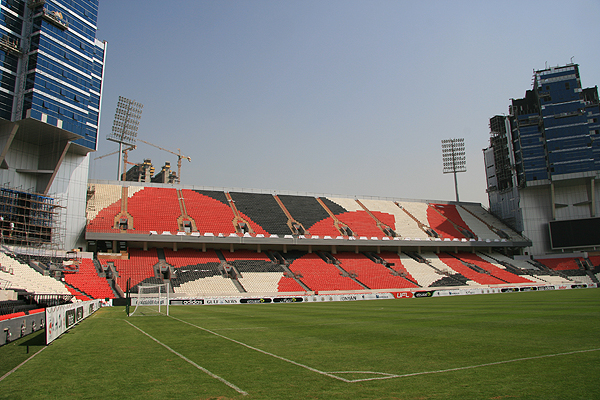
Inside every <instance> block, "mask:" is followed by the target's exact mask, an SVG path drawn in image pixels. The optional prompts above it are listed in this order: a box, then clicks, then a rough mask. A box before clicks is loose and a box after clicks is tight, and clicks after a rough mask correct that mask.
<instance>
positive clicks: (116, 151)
mask: <svg viewBox="0 0 600 400" xmlns="http://www.w3.org/2000/svg"><path fill="white" fill-rule="evenodd" d="M136 148H137V146H136V145H131V146H129V147H127V148H126V149H123V164H124V168H123V169H126V168H127V164H134V163H132V162H129V161H128V160H127V154H128V153H129V151H131V150H135V149H136ZM118 153H119V150H115V151H113V152H112V153H108V154H104V155H103V156H100V157H96V158H94V160H100V159H101V158H104V157H108V156H112V155H113V154H118ZM121 180H125V174H123V176H122V177H121Z"/></svg>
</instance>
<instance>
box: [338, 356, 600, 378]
mask: <svg viewBox="0 0 600 400" xmlns="http://www.w3.org/2000/svg"><path fill="white" fill-rule="evenodd" d="M593 351H600V348H598V349H588V350H574V351H568V352H566V353H556V354H545V355H542V356H532V357H523V358H515V359H513V360H504V361H495V362H491V363H485V364H478V365H467V366H465V367H456V368H448V369H440V370H437V371H423V372H413V373H410V374H401V375H392V374H385V375H386V376H378V377H376V378H365V379H352V380H348V382H352V383H354V382H365V381H376V380H383V379H394V378H408V377H410V376H419V375H428V374H442V373H444V372H453V371H462V370H466V369H474V368H482V367H491V366H494V365H502V364H508V363H513V362H518V361H529V360H539V359H541V358H550V357H560V356H569V355H573V354H580V353H591V352H593ZM331 373H332V374H351V373H363V374H364V373H374V374H382V375H383V373H379V372H352V371H347V372H346V371H345V372H342V371H337V372H331Z"/></svg>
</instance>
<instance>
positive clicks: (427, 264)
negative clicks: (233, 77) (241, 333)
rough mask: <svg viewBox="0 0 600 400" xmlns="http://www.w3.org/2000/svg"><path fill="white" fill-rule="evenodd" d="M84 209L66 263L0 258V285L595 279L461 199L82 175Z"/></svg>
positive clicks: (460, 284)
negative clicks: (528, 251)
mask: <svg viewBox="0 0 600 400" xmlns="http://www.w3.org/2000/svg"><path fill="white" fill-rule="evenodd" d="M86 214H87V224H86V231H85V239H86V242H87V248H85V249H82V250H83V251H81V252H80V253H79V255H80V257H79V259H78V261H77V262H76V263H75V264H76V266H75V267H69V268H56V266H55V267H53V266H52V263H50V264H44V263H41V262H38V263H35V260H33V262H31V261H32V260H31V258H30V259H29V261H26V262H25V263H19V262H18V261H16V260H15V259H14V258H11V257H9V256H7V255H6V254H3V255H2V259H0V263H1V265H2V271H0V282H2V285H3V287H4V288H8V289H17V290H22V291H25V292H28V293H32V294H47V295H50V294H53V295H69V296H71V297H72V298H75V299H80V300H85V299H98V298H103V299H105V298H108V299H118V298H123V297H125V296H126V292H127V290H128V289H131V290H132V291H134V292H135V291H136V290H137V286H138V285H140V284H146V283H162V282H169V283H170V284H171V285H170V286H171V288H172V291H173V294H174V297H181V298H203V297H207V296H208V297H240V296H242V297H243V296H283V295H288V296H289V295H309V294H310V295H314V294H322V293H383V292H390V291H395V292H399V291H413V292H414V291H422V290H430V289H431V288H436V289H443V288H454V289H456V288H503V287H507V286H532V285H533V286H535V285H546V284H581V283H585V284H594V283H597V282H598V268H597V265H598V264H600V257H597V256H594V255H591V256H590V257H588V256H587V254H583V253H582V255H581V256H580V257H568V258H560V259H550V258H547V259H540V260H537V261H536V260H533V259H531V258H530V257H526V256H522V255H521V254H520V253H521V251H520V249H522V248H524V247H526V246H529V245H530V241H529V240H528V239H527V238H525V237H522V236H520V235H519V234H518V233H517V232H514V231H512V230H511V229H510V228H508V227H507V226H506V225H504V224H503V223H502V222H501V221H499V220H498V219H496V218H495V217H494V216H492V215H491V214H489V213H488V212H487V211H486V210H485V209H484V208H482V207H481V206H480V205H478V204H472V203H443V202H439V201H437V202H428V201H408V200H394V199H389V200H387V199H369V198H365V199H355V198H342V197H333V196H331V197H330V196H308V195H303V196H301V195H292V194H272V193H253V192H244V191H227V190H216V189H206V188H200V189H198V188H187V187H185V188H183V187H182V188H179V187H174V186H173V185H161V184H146V185H141V184H138V183H131V182H124V183H122V184H118V183H113V184H110V183H100V182H99V183H95V182H90V185H89V188H88V203H87V209H86ZM5 250H6V251H5V252H6V253H11V252H14V253H18V249H16V248H15V247H14V246H13V248H11V247H6V248H5Z"/></svg>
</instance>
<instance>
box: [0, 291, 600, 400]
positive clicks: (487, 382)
mask: <svg viewBox="0 0 600 400" xmlns="http://www.w3.org/2000/svg"><path fill="white" fill-rule="evenodd" d="M170 312H171V316H169V317H167V316H152V317H150V316H149V317H130V318H127V317H126V316H125V311H124V308H121V307H114V308H104V309H101V310H100V311H98V312H96V313H95V314H94V315H92V316H91V317H89V318H88V319H87V320H85V321H83V322H82V323H80V324H79V325H78V326H75V327H74V328H72V329H71V330H70V331H69V332H68V333H66V334H64V335H63V336H62V337H61V338H59V339H58V340H56V341H55V342H54V343H53V344H51V345H50V346H48V347H46V348H44V346H43V337H42V335H31V336H30V337H26V338H23V339H21V340H19V341H17V342H13V343H10V344H8V345H6V346H3V347H1V348H0V360H1V361H0V376H3V375H5V374H6V373H7V372H8V371H10V370H12V369H13V368H14V367H15V366H17V365H18V364H19V363H21V362H22V361H24V360H25V359H27V358H28V357H30V356H31V355H33V354H35V353H36V352H37V351H38V350H40V349H42V348H43V350H42V351H41V352H40V353H38V354H37V355H36V356H35V357H33V358H31V359H30V360H29V361H28V362H27V363H26V364H24V365H23V366H22V367H20V368H19V369H17V370H16V371H15V372H13V373H12V374H10V375H9V376H8V377H6V378H5V379H4V380H2V381H0V399H12V400H18V399H146V400H147V399H223V400H224V399H597V398H600V383H599V381H598V376H600V290H597V289H585V290H564V291H556V292H528V293H507V294H495V295H478V296H459V297H445V298H425V299H403V300H373V301H356V302H325V303H306V304H256V305H255V304H253V305H223V306H174V307H171V309H170ZM27 350H28V351H29V353H27Z"/></svg>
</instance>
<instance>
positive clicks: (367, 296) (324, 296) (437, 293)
mask: <svg viewBox="0 0 600 400" xmlns="http://www.w3.org/2000/svg"><path fill="white" fill-rule="evenodd" d="M597 287H598V285H597V284H596V283H579V284H575V283H574V284H564V285H531V286H505V287H476V288H460V289H439V290H438V289H432V290H402V291H390V292H382V293H340V292H330V293H323V292H321V293H317V294H311V295H295V296H233V297H229V296H227V297H225V296H222V297H219V296H206V297H200V296H199V297H189V298H187V297H186V298H183V297H182V298H174V299H173V298H172V299H169V304H170V305H172V306H193V305H217V304H274V303H321V302H325V301H358V300H380V299H410V298H415V299H418V298H426V297H446V296H466V295H473V294H495V293H516V292H535V291H547V290H567V289H585V288H597Z"/></svg>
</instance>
